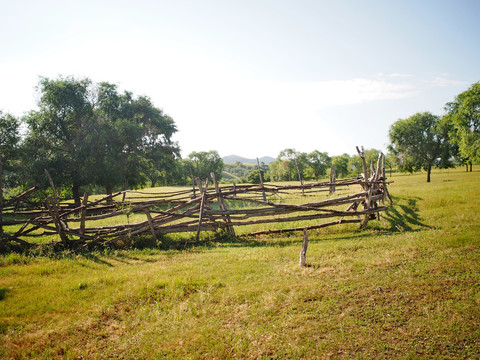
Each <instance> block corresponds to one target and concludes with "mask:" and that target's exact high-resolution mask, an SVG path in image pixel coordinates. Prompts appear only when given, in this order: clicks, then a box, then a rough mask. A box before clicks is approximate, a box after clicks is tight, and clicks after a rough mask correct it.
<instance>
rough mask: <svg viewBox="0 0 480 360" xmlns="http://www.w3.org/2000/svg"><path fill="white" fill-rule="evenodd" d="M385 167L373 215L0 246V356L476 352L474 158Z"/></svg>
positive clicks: (479, 212) (478, 268)
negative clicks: (429, 167)
mask: <svg viewBox="0 0 480 360" xmlns="http://www.w3.org/2000/svg"><path fill="white" fill-rule="evenodd" d="M425 179H426V176H425V174H415V175H397V176H394V177H393V178H391V179H390V180H393V181H394V183H393V184H391V185H390V187H389V190H390V193H391V194H392V196H393V197H394V201H395V203H394V205H393V206H392V207H391V208H390V209H389V210H388V212H387V213H384V214H383V215H382V219H381V221H380V222H374V221H372V222H369V225H368V228H367V229H365V230H359V229H358V225H351V226H350V225H346V226H338V227H331V228H328V229H322V230H318V231H310V232H309V240H310V243H309V248H308V252H307V264H308V266H307V267H303V268H302V267H299V265H298V260H299V259H298V258H299V252H300V247H301V242H302V237H301V234H298V233H296V234H289V235H277V236H268V237H259V238H240V239H236V240H230V241H229V240H223V241H222V240H221V239H219V240H218V241H213V242H208V243H206V244H203V245H201V246H197V247H188V248H185V249H178V250H172V249H170V250H168V249H162V248H144V249H141V250H129V251H127V250H123V251H113V250H108V251H104V252H100V251H98V252H91V253H86V254H81V255H75V254H69V253H62V254H43V255H41V254H37V255H35V256H33V255H30V256H28V255H24V254H7V255H4V256H2V257H0V358H6V359H9V358H13V359H23V358H36V359H37V358H40V359H78V358H84V359H107V358H108V359H110V358H128V359H130V358H138V359H164V358H167V359H168V358H170V359H180V358H181V359H198V358H203V359H226V358H227V359H228V358H242V359H243V358H252V359H271V358H278V359H285V358H292V359H301V358H304V359H312V358H364V359H370V358H409V359H416V358H435V359H437V358H447V359H451V358H480V186H479V184H480V168H479V167H476V168H475V167H474V172H472V173H466V172H465V171H464V168H458V169H455V170H445V171H436V172H433V174H432V182H431V183H429V184H427V183H426V182H425Z"/></svg>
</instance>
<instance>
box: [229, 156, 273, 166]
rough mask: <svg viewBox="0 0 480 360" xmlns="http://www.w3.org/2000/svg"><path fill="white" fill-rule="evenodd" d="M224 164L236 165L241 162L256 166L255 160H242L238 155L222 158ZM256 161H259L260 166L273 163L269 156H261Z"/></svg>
mask: <svg viewBox="0 0 480 360" xmlns="http://www.w3.org/2000/svg"><path fill="white" fill-rule="evenodd" d="M222 159H223V162H224V163H236V162H237V161H238V162H241V163H242V164H256V163H257V159H248V158H244V157H241V156H238V155H229V156H224V157H223V158H222ZM258 161H260V164H261V163H262V162H263V163H265V164H270V163H271V162H272V161H275V158H273V157H271V156H262V157H261V158H258Z"/></svg>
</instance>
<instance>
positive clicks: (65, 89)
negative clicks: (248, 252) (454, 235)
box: [0, 77, 480, 205]
mask: <svg viewBox="0 0 480 360" xmlns="http://www.w3.org/2000/svg"><path fill="white" fill-rule="evenodd" d="M37 92H38V109H36V110H32V111H30V112H29V113H27V114H26V115H24V116H23V117H22V118H19V119H18V118H16V117H14V116H12V115H10V114H7V113H3V112H2V111H0V174H1V176H0V202H1V201H2V199H3V197H4V196H3V189H9V191H15V189H17V191H20V190H21V189H24V188H29V187H31V186H33V185H35V184H40V185H43V186H42V188H48V181H47V176H46V172H45V169H46V170H48V173H49V174H50V175H51V178H52V179H53V181H54V183H55V185H56V186H57V188H58V191H59V192H60V193H63V194H64V197H70V198H73V199H74V201H75V204H76V205H79V204H80V198H81V195H82V193H83V191H88V192H89V193H95V192H101V193H107V194H111V193H112V192H113V191H116V190H122V189H132V188H139V187H144V186H152V187H153V186H165V185H187V184H191V183H192V181H193V179H194V178H195V177H199V178H201V179H202V180H203V179H205V178H207V177H209V176H210V173H211V172H214V173H215V175H216V178H217V180H219V181H220V180H221V179H222V176H223V174H225V175H226V179H230V180H235V181H238V182H250V183H258V182H259V181H260V178H259V172H258V167H257V166H256V165H245V164H241V163H235V164H224V163H223V161H222V159H221V157H220V156H219V154H218V152H217V151H215V150H211V151H203V152H192V153H191V154H189V156H188V157H187V158H186V159H182V158H181V156H180V147H179V145H178V143H176V142H174V141H172V136H173V134H175V133H176V132H177V128H176V125H175V122H174V121H173V119H172V118H171V117H170V116H168V115H167V114H165V113H164V112H163V110H161V109H159V108H157V107H155V106H154V105H153V103H152V101H151V100H150V99H149V98H148V97H146V96H135V95H134V94H132V93H131V92H128V91H123V92H121V91H120V90H119V89H118V87H117V85H114V84H110V83H107V82H101V83H98V84H96V83H93V82H92V81H91V80H89V79H75V78H73V77H59V78H57V79H48V78H41V79H40V81H39V83H38V86H37ZM389 138H390V145H389V153H388V154H387V157H386V161H387V167H388V166H390V167H392V166H396V167H397V168H398V169H399V170H401V171H409V172H412V171H418V170H421V169H423V170H425V171H426V172H427V181H430V174H431V170H432V168H434V167H440V168H446V167H450V166H454V165H458V164H464V165H465V166H466V167H467V169H468V166H469V167H470V171H471V169H472V164H474V163H479V162H480V83H475V84H473V85H472V86H471V87H470V88H469V89H468V90H467V91H465V92H462V93H461V94H459V95H458V96H456V97H455V99H454V101H452V102H450V103H447V104H446V105H445V114H444V115H443V116H442V117H440V116H437V115H433V114H431V113H429V112H425V113H417V114H415V115H412V116H411V117H409V118H407V119H400V120H398V121H397V122H395V123H394V124H393V125H392V126H391V127H390V130H389ZM379 153H380V151H379V150H376V149H369V150H366V151H365V154H366V159H367V163H370V161H372V160H373V161H374V162H375V161H376V159H377V158H378V155H379ZM332 167H334V168H335V172H336V175H337V177H347V176H357V175H359V174H361V173H362V172H363V167H362V162H361V159H360V157H359V156H358V155H355V156H351V155H349V154H347V153H344V154H342V155H337V156H330V155H329V154H328V153H326V152H321V151H318V150H315V151H313V152H311V153H302V152H298V151H296V150H295V149H292V148H287V149H285V150H282V151H281V152H280V153H279V154H278V156H277V158H276V160H275V161H273V162H272V163H270V164H269V165H267V164H264V163H262V164H260V171H261V173H262V178H263V180H264V181H298V180H299V175H300V176H301V177H302V179H303V180H319V179H322V178H324V177H326V176H328V172H329V171H330V169H331V168H332ZM12 189H13V190H12ZM0 205H1V203H0Z"/></svg>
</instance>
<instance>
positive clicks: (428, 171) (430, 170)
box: [427, 165, 432, 182]
mask: <svg viewBox="0 0 480 360" xmlns="http://www.w3.org/2000/svg"><path fill="white" fill-rule="evenodd" d="M431 172H432V166H431V165H428V166H427V182H430V173H431Z"/></svg>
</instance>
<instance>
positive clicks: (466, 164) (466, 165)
mask: <svg viewBox="0 0 480 360" xmlns="http://www.w3.org/2000/svg"><path fill="white" fill-rule="evenodd" d="M465 171H466V172H468V163H465Z"/></svg>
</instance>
